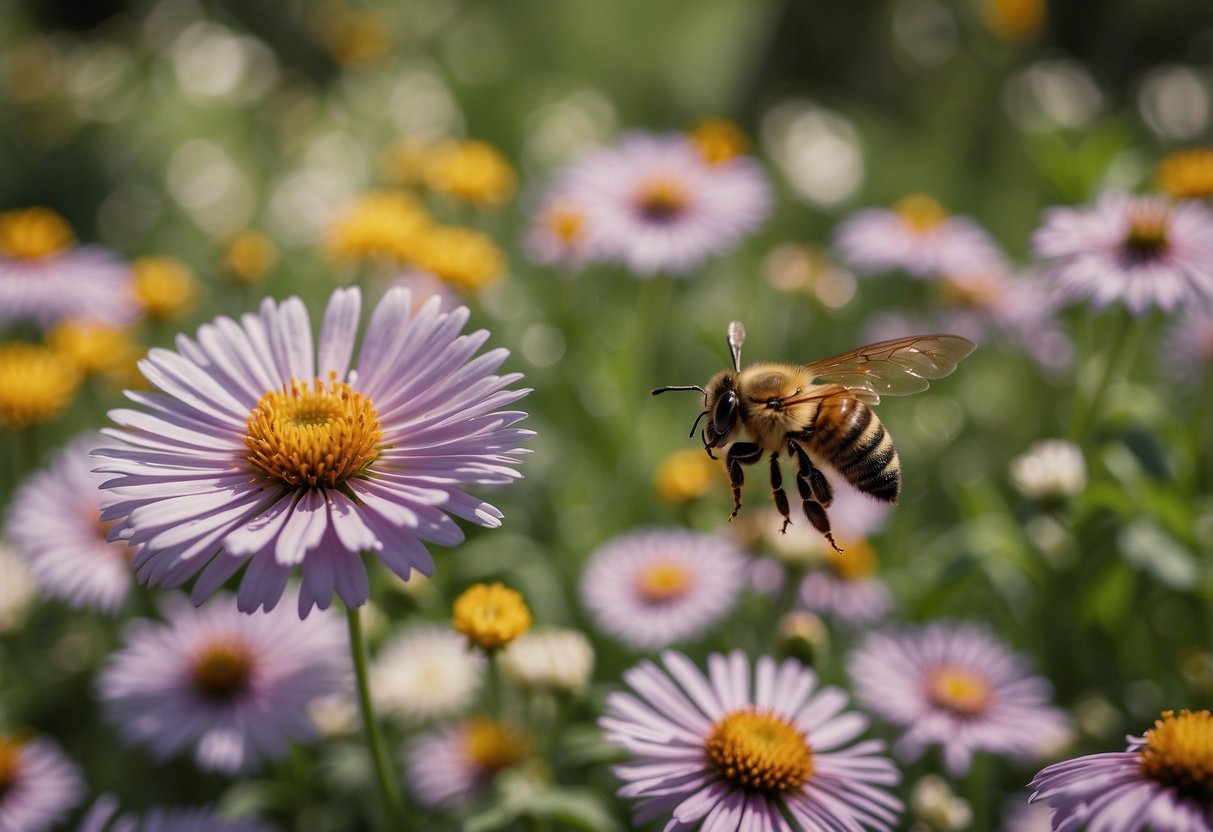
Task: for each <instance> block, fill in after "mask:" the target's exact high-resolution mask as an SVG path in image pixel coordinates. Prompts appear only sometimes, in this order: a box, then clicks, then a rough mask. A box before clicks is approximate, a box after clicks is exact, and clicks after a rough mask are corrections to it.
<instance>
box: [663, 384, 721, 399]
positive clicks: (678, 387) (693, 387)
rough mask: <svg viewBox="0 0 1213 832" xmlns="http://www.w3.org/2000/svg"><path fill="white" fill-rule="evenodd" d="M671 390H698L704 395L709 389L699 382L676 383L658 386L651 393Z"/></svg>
mask: <svg viewBox="0 0 1213 832" xmlns="http://www.w3.org/2000/svg"><path fill="white" fill-rule="evenodd" d="M671 390H698V391H699V392H700V393H703V395H705V396H706V395H707V394H708V391H707V390H704V389H703V388H702V387H700V386H699V385H698V384H675V385H673V386H671V387H658V388H657V389H656V390H652V391H650V392H649V395H650V396H657V395H660V394H661V393H668V392H670V391H671Z"/></svg>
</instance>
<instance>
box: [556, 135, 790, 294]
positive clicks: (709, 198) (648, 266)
mask: <svg viewBox="0 0 1213 832" xmlns="http://www.w3.org/2000/svg"><path fill="white" fill-rule="evenodd" d="M559 188H560V190H561V191H562V193H565V194H567V195H568V196H569V197H570V198H572V199H574V200H576V201H577V202H579V203H580V204H581V205H584V206H585V210H586V215H587V216H586V224H587V228H588V232H589V234H590V235H591V238H590V242H589V245H590V246H591V248H592V250H593V252H594V256H595V257H602V258H605V259H608V260H618V261H621V262H622V263H624V264H625V265H626V266H627V267H628V268H629V269H631V270H632V271H633V272H634V273H635V274H636V275H637V276H638V277H642V278H643V277H649V276H651V275H653V274H656V273H657V272H666V273H668V274H670V275H675V276H684V275H687V274H688V273H689V272H691V271H693V270H694V269H695V268H697V267H698V266H700V265H701V264H702V263H704V262H705V261H706V260H707V259H708V258H709V257H711V256H713V255H716V254H720V253H722V252H725V251H727V250H729V249H731V248H733V247H734V246H735V245H736V244H737V243H738V242H739V241H740V240H741V239H742V238H743V237H745V236H746V235H747V234H749V233H750V232H752V231H754V230H755V229H756V228H757V227H758V226H759V225H761V224H762V222H763V220H765V219H766V216H767V214H768V213H769V211H770V208H771V202H772V197H771V189H770V185H769V184H768V182H767V178H766V174H764V173H763V171H762V169H761V168H760V167H759V166H758V164H757V163H756V162H755V161H754V160H752V159H749V158H746V157H737V158H734V159H729V160H727V161H724V162H720V163H718V164H709V163H708V162H707V161H706V160H705V159H704V157H703V155H702V154H701V153H700V152H699V150H697V149H696V147H695V146H694V144H692V142H691V141H690V140H689V139H688V138H687V137H686V136H683V135H675V134H671V135H651V134H644V133H632V134H629V135H626V136H624V138H623V139H622V141H620V142H619V143H618V144H617V145H614V146H612V147H606V148H600V149H598V150H595V151H592V152H591V153H590V154H588V155H587V156H585V157H583V158H582V159H580V160H578V161H577V162H575V163H574V164H573V166H572V167H571V168H570V169H569V170H568V171H566V172H565V173H564V174H563V175H562V177H561V181H560V184H559Z"/></svg>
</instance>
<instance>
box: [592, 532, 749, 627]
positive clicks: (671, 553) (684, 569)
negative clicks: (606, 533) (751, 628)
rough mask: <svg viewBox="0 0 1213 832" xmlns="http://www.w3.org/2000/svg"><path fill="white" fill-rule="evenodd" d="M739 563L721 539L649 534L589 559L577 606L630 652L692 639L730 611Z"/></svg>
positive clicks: (613, 544)
mask: <svg viewBox="0 0 1213 832" xmlns="http://www.w3.org/2000/svg"><path fill="white" fill-rule="evenodd" d="M745 569H746V560H745V557H744V556H743V555H742V554H741V552H740V551H738V550H737V549H736V548H735V547H734V546H733V545H732V544H730V543H729V542H728V541H726V540H724V539H723V538H719V537H715V536H712V535H705V534H697V533H695V532H689V531H686V530H684V529H650V530H645V531H637V532H632V533H630V534H626V535H623V536H621V537H617V538H615V539H614V540H611V541H609V542H608V543H606V544H605V545H603V546H602V547H600V548H599V549H598V550H597V551H595V552H594V553H593V554H591V555H590V558H589V562H588V564H587V565H586V568H585V572H583V573H582V576H581V602H582V604H584V605H585V607H586V610H587V611H588V612H589V614H590V617H591V618H592V619H593V620H594V623H595V624H596V625H597V626H598V628H599V629H600V630H602V631H603V632H604V633H607V634H608V635H611V636H613V637H614V638H616V639H618V640H619V641H621V642H623V643H624V644H626V645H628V646H629V647H631V648H632V649H634V650H655V649H658V648H661V647H665V646H666V645H669V644H673V643H674V642H680V641H693V640H694V639H697V638H699V637H700V636H702V635H703V634H704V633H705V632H707V630H708V629H710V628H711V627H712V626H713V625H715V624H717V623H719V622H720V621H721V620H722V619H723V618H724V617H725V616H726V615H727V614H728V612H729V611H730V610H731V609H732V607H733V603H734V602H735V601H736V600H737V595H738V593H739V592H740V591H741V590H742V588H743V587H744V584H745Z"/></svg>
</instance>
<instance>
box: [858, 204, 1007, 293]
mask: <svg viewBox="0 0 1213 832" xmlns="http://www.w3.org/2000/svg"><path fill="white" fill-rule="evenodd" d="M834 248H835V250H836V252H837V254H838V257H839V259H840V260H842V261H843V262H844V263H846V264H847V265H848V266H850V267H851V268H852V269H854V270H855V271H856V272H858V273H860V274H878V273H881V272H890V271H902V272H905V273H906V274H908V275H911V276H913V277H918V278H924V279H925V278H933V277H937V276H939V275H943V274H965V273H969V272H975V271H984V270H986V269H989V268H1001V267H1002V266H1003V265H1004V264H1005V262H1006V257H1005V255H1004V254H1003V253H1002V250H1001V249H1000V248H999V246H998V243H996V242H995V241H994V238H992V237H991V236H990V235H989V233H988V232H987V231H986V230H985V229H984V228H982V227H981V225H979V224H978V223H977V221H976V220H974V219H972V218H970V217H965V216H948V215H947V214H945V213H944V211H943V209H942V208H941V207H940V205H939V203H937V202H935V200H933V199H931V197H929V196H926V195H925V194H912V195H911V196H908V197H906V198H904V199H902V200H901V201H899V202H898V203H897V205H895V206H894V207H893V208H892V209H891V210H889V209H884V208H865V209H863V210H861V211H858V212H856V213H854V214H852V215H851V216H849V217H847V218H846V219H845V220H843V221H842V223H840V224H839V226H838V228H837V229H835V232H834Z"/></svg>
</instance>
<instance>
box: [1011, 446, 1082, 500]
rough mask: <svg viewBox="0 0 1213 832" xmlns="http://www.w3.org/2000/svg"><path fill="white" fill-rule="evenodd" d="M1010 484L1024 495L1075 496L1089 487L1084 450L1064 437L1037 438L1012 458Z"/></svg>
mask: <svg viewBox="0 0 1213 832" xmlns="http://www.w3.org/2000/svg"><path fill="white" fill-rule="evenodd" d="M1011 484H1012V485H1014V486H1015V488H1016V490H1017V491H1019V493H1020V494H1023V495H1024V496H1025V497H1028V498H1029V499H1032V500H1041V499H1047V498H1050V497H1052V498H1057V497H1063V498H1064V497H1074V496H1077V495H1078V494H1081V493H1082V490H1083V489H1084V488H1086V487H1087V468H1086V463H1085V462H1084V461H1083V458H1082V450H1081V449H1080V448H1079V447H1078V446H1077V445H1075V444H1074V443H1073V442H1069V441H1066V440H1065V439H1046V440H1044V441H1041V442H1037V443H1036V444H1034V445H1033V446H1032V447H1030V448H1028V450H1027V451H1026V452H1024V453H1023V454H1020V455H1019V456H1018V457H1016V458H1015V459H1014V460H1012V461H1011Z"/></svg>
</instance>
